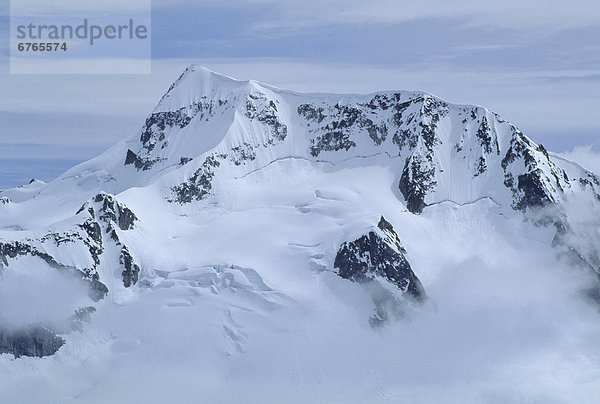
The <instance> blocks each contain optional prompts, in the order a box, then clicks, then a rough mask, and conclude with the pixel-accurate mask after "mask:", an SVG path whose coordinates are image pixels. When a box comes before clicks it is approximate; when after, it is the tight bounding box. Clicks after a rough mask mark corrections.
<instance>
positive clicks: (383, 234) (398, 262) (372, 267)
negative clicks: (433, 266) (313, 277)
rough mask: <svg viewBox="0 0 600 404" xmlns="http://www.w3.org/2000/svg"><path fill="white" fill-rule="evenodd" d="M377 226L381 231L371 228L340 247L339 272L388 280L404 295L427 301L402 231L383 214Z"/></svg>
mask: <svg viewBox="0 0 600 404" xmlns="http://www.w3.org/2000/svg"><path fill="white" fill-rule="evenodd" d="M377 227H378V229H379V230H380V232H375V231H370V232H369V233H368V234H365V235H363V236H361V237H359V238H357V239H356V240H354V241H349V242H348V241H347V242H345V243H343V244H342V245H341V246H340V249H339V250H338V253H337V255H336V257H335V262H334V264H333V265H334V267H335V268H337V269H338V275H339V276H341V277H342V278H346V279H350V280H352V281H354V282H357V283H365V282H367V281H369V280H376V279H384V280H387V282H389V283H391V284H393V285H395V286H396V287H397V288H398V290H399V291H400V292H401V293H402V294H403V295H408V296H410V297H412V298H414V299H416V300H423V299H424V298H425V291H424V290H423V286H422V285H421V282H420V281H419V278H417V276H416V275H415V273H414V272H413V271H412V269H411V267H410V264H409V263H408V261H407V259H406V257H405V256H404V253H405V252H406V250H405V249H404V247H402V244H401V243H400V239H399V237H398V234H397V233H396V232H395V231H394V228H393V227H392V225H391V224H390V223H389V222H388V221H386V220H385V219H384V218H383V216H382V217H381V220H380V221H379V224H378V225H377Z"/></svg>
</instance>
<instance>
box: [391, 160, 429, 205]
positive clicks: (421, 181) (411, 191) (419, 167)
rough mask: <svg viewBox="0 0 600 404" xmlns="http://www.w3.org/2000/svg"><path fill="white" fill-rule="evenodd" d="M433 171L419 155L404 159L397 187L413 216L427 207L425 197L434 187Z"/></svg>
mask: <svg viewBox="0 0 600 404" xmlns="http://www.w3.org/2000/svg"><path fill="white" fill-rule="evenodd" d="M436 184H437V182H436V181H435V169H434V168H433V167H432V166H430V165H429V164H428V162H427V161H425V160H424V159H423V158H422V157H421V156H420V155H418V154H415V155H413V156H412V157H410V158H408V159H406V162H405V164H404V169H403V170H402V175H401V176H400V183H399V184H398V187H399V189H400V192H401V193H402V196H404V199H405V200H406V208H407V209H408V210H409V211H410V212H412V213H415V214H419V213H421V212H422V211H423V208H425V206H427V205H426V204H425V196H426V195H427V192H428V191H429V190H431V189H433V187H435V185H436Z"/></svg>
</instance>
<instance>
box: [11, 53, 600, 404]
mask: <svg viewBox="0 0 600 404" xmlns="http://www.w3.org/2000/svg"><path fill="white" fill-rule="evenodd" d="M583 206H585V209H587V212H589V215H590V216H588V217H587V218H586V216H585V215H584V216H583V218H582V215H581V214H582V207H583ZM598 209H600V180H599V178H598V177H597V176H596V175H594V174H593V173H592V172H590V171H587V170H585V169H584V168H582V167H580V166H579V165H577V164H576V163H574V162H571V161H568V160H566V159H564V158H561V157H560V156H558V155H556V154H553V153H551V152H548V151H547V150H546V149H545V148H544V147H543V146H542V145H538V144H536V143H534V142H533V141H532V140H530V139H529V138H528V137H526V136H525V135H524V134H523V133H521V131H519V129H517V128H516V127H515V126H514V125H512V124H511V123H509V122H507V121H505V120H504V119H502V118H500V117H499V116H498V115H497V114H495V113H493V112H490V111H488V110H486V109H485V108H482V107H475V106H467V105H453V104H450V103H447V102H446V101H444V100H442V99H440V98H437V97H435V96H432V95H430V94H426V93H422V92H405V91H386V92H381V93H375V94H369V95H337V94H300V93H295V92H291V91H285V90H281V89H278V88H275V87H272V86H269V85H265V84H262V83H259V82H256V81H238V80H234V79H232V78H229V77H225V76H222V75H219V74H217V73H214V72H212V71H210V70H208V69H205V68H203V67H200V66H196V65H193V66H190V67H188V68H187V69H186V70H185V71H184V72H183V74H182V75H181V76H180V77H179V78H178V79H177V80H176V81H175V82H174V83H173V85H172V86H171V87H170V88H169V90H168V91H167V92H166V94H165V95H164V96H163V97H162V99H161V100H160V101H159V103H158V105H157V106H156V108H155V109H154V111H152V113H151V114H150V115H149V116H148V117H147V119H146V121H145V122H144V124H143V125H142V127H141V129H140V131H139V133H137V134H136V135H135V136H134V137H132V138H131V139H129V140H126V141H124V142H121V143H119V144H117V145H115V146H114V147H112V148H110V149H109V150H108V151H106V152H105V153H104V154H102V155H101V156H99V157H97V158H95V159H93V160H90V161H88V162H85V163H83V164H80V165H78V166H76V167H74V168H72V169H71V170H69V171H67V172H66V173H65V174H63V175H62V176H60V177H59V178H57V179H56V180H54V181H52V182H50V183H48V184H43V183H37V182H35V183H32V184H29V185H27V186H25V187H22V188H17V189H13V190H6V191H3V192H2V193H0V271H2V279H0V281H2V282H5V283H6V284H10V285H12V284H13V283H12V282H13V281H14V280H15V279H18V280H19V282H21V283H20V284H23V285H27V284H28V282H31V284H33V285H35V284H36V282H39V279H45V278H44V277H46V276H50V277H51V278H52V279H51V280H47V281H44V283H43V284H42V285H40V290H43V291H44V292H43V294H44V297H43V299H41V300H40V301H39V302H38V301H37V300H38V299H37V297H36V296H38V295H35V294H34V295H33V296H30V295H29V294H27V293H25V294H24V295H23V296H24V297H23V299H25V298H26V299H27V301H28V302H30V303H32V302H33V303H32V304H33V306H32V313H33V314H31V313H29V314H30V315H23V316H21V315H20V313H19V315H17V314H15V315H14V316H11V315H8V314H7V313H6V312H0V320H1V321H3V323H4V325H3V326H2V327H1V328H0V351H1V352H5V353H11V354H14V355H15V356H19V355H30V356H46V355H52V354H54V356H52V358H53V359H54V358H58V359H56V361H59V362H60V361H62V362H63V363H64V362H65V361H66V362H67V363H68V366H66V368H67V369H70V370H65V371H64V372H67V373H68V374H69V375H71V373H72V372H74V371H75V370H74V369H81V366H82V363H84V362H85V360H87V359H88V358H90V357H93V358H95V359H94V360H96V361H100V362H102V363H104V362H103V361H105V360H108V361H113V360H114V361H116V362H117V363H118V365H117V366H116V369H117V371H116V375H119V374H120V373H119V372H125V369H126V367H125V366H124V365H123V364H124V363H125V362H123V361H124V359H122V358H116V359H115V358H113V356H114V355H115V352H117V353H121V352H126V353H127V354H128V355H133V356H132V357H134V358H137V359H139V358H148V357H151V356H152V352H153V350H155V349H158V350H163V352H162V353H161V355H165V356H168V355H173V357H174V358H182V357H186V358H187V357H189V358H195V359H196V360H198V361H203V363H205V365H206V366H208V367H211V366H214V367H215V368H218V369H220V371H224V369H226V368H227V369H229V367H228V366H227V365H226V364H224V363H227V361H228V360H229V359H224V358H225V357H232V356H236V355H240V356H242V357H243V356H244V355H246V356H247V358H255V359H256V356H255V355H259V354H260V353H264V352H263V351H264V349H265V346H264V345H261V344H258V345H257V343H256V341H258V340H261V339H266V340H268V341H270V342H272V343H273V344H274V346H278V345H277V342H281V341H280V337H279V336H278V333H279V334H281V333H283V335H287V334H289V333H295V334H294V335H304V336H310V335H311V332H310V331H306V330H311V329H312V328H314V327H318V324H322V322H323V321H332V319H335V318H339V321H340V323H338V324H335V326H334V329H337V330H340V329H343V328H344V327H350V328H349V329H350V330H355V332H357V333H360V334H361V335H362V334H363V333H365V335H371V334H373V335H376V333H377V332H378V331H376V330H377V329H380V328H383V329H385V328H386V326H389V327H392V328H393V327H395V325H394V324H396V323H398V322H399V323H400V324H402V323H403V321H405V320H406V319H415V318H419V317H420V316H426V315H427V314H424V313H427V312H428V311H430V310H434V311H435V309H432V308H433V307H436V306H437V305H439V304H440V301H439V299H436V293H431V292H430V288H431V289H432V290H433V291H434V292H439V289H438V287H437V286H436V285H437V282H438V281H439V280H440V279H443V278H444V277H447V276H448V275H447V271H448V267H449V266H452V265H453V264H451V263H455V264H457V263H458V262H462V260H468V259H470V257H475V256H477V257H482V256H483V257H484V258H483V259H484V260H490V262H492V261H493V262H498V261H499V260H500V261H501V260H503V259H507V262H510V261H511V260H512V261H515V262H516V261H518V260H519V259H522V260H523V261H527V259H529V258H531V257H533V256H535V257H538V258H539V257H543V258H539V259H540V262H545V263H548V262H551V263H556V265H559V264H558V263H561V262H562V263H564V262H568V264H567V266H572V267H573V268H575V267H583V268H586V271H588V273H589V274H593V273H594V271H596V272H598V271H599V270H600V259H599V258H598V252H597V251H598V244H599V243H598V239H599V238H600V235H599V233H598V229H599V227H597V226H596V224H597V222H596V219H595V218H596V216H594V215H595V213H596V212H598ZM591 218H593V219H591ZM588 219H589V220H588ZM590 224H591V225H592V226H591V227H590V226H589V225H590ZM588 236H589V237H588ZM482 251H485V254H484V253H483V252H482ZM518 257H521V258H518ZM523 257H525V258H523ZM488 264H489V262H488ZM457 265H458V264H457ZM483 266H485V265H483ZM517 266H518V265H516V264H515V267H517ZM50 272H52V273H56V274H61V275H60V278H61V279H63V278H65V277H66V279H68V282H67V284H68V285H71V284H72V285H76V286H73V289H72V290H71V289H70V286H65V284H64V282H65V281H64V280H58V278H57V279H54V275H48V274H49V273H50ZM509 272H510V271H509ZM573 273H574V274H575V273H577V274H579V275H578V276H581V274H580V272H577V271H576V270H575V269H573ZM574 276H575V275H574ZM585 276H588V275H585ZM586 279H587V281H586V282H588V283H587V284H585V285H587V286H585V285H584V286H585V287H586V288H588V289H589V290H592V291H593V290H596V289H595V288H596V283H595V281H594V276H591V277H589V279H588V278H586ZM584 283H585V282H584ZM53 285H58V286H56V288H55V287H54V286H53ZM488 287H489V288H490V289H493V288H494V285H493V284H490V285H488ZM33 289H34V290H35V287H33ZM55 294H60V295H61V296H63V297H64V295H67V296H69V299H66V300H67V301H64V304H61V305H58V306H59V307H60V310H61V311H60V312H55V311H53V310H50V312H51V313H46V314H47V316H46V315H38V314H35V311H36V310H39V306H40V305H41V306H44V305H46V304H48V303H51V302H49V301H48V300H49V299H55V298H56V296H55ZM457 298H458V296H457ZM0 303H2V302H0ZM34 303H36V304H37V303H39V304H37V305H36V304H34ZM13 304H16V303H14V301H13ZM15 307H17V306H15ZM16 312H18V310H16ZM16 312H15V313H16ZM315 313H319V314H315ZM336 321H338V320H336ZM87 322H89V323H87ZM84 323H85V324H84ZM334 323H335V321H334ZM342 324H343V325H344V327H342ZM349 324H350V325H349ZM163 325H164V328H163ZM298 327H300V328H303V329H305V331H298ZM155 328H159V329H162V330H163V331H162V332H156V330H155ZM131 330H136V331H131ZM166 330H168V331H166ZM357 330H360V331H357ZM128 333H132V334H131V335H129V336H127V335H128ZM57 334H58V335H57ZM143 335H145V336H146V337H142V336H143ZM148 335H153V336H148ZM318 335H320V336H322V332H319V333H318ZM338 337H341V336H339V335H338ZM345 337H347V336H345ZM164 338H167V339H169V338H173V339H174V340H175V341H176V342H175V343H176V344H179V345H178V346H180V347H181V348H180V349H177V348H176V347H174V346H173V345H171V344H170V343H166V342H161V341H162V339H164ZM352 338H353V337H352ZM367 338H371V337H367ZM192 339H193V340H194V341H195V342H194V343H192V342H191V341H192ZM253 341H254V342H253ZM196 343H197V344H200V345H202V346H196V345H197V344H196ZM314 343H315V344H316V343H317V342H316V341H314ZM63 344H64V345H63ZM106 347H109V348H108V349H109V351H110V352H111V353H108V352H106V350H107V348H106ZM309 351H310V350H309ZM132 352H134V353H132ZM247 352H248V353H247ZM311 352H312V351H311ZM221 354H225V356H224V357H223V358H221V357H219V355H221ZM111 355H113V356H111ZM6 356H8V355H5V356H3V358H4V357H6ZM309 356H310V354H309ZM106 358H112V359H106ZM20 360H23V359H20ZM248 360H249V359H248ZM240 361H241V362H240ZM150 362H151V361H149V362H148V364H146V365H142V369H143V370H146V371H149V372H152V371H151V368H152V366H151V365H150V364H149V363H150ZM183 362H184V363H188V362H187V360H183ZM53 363H54V362H46V365H44V366H48V367H49V368H48V369H55V370H56V369H57V367H58V365H56V364H54V365H53ZM248 363H250V362H244V361H243V360H239V359H238V360H237V362H236V364H237V365H238V366H241V368H240V369H246V370H248V369H249V368H248ZM2 366H3V367H2V369H3V370H4V371H5V372H9V371H12V370H14V369H16V368H17V367H18V366H20V365H15V364H13V363H12V362H11V363H9V362H3V365H2ZM53 366H54V367H53ZM102 366H106V369H109V368H110V369H111V370H110V372H111V374H112V369H113V368H112V366H109V365H107V364H105V365H102ZM259 367H260V366H259ZM44 369H46V368H44ZM273 369H277V366H276V365H274V367H273ZM273 369H272V370H273ZM171 370H172V369H171ZM238 370H239V369H238ZM239 371H240V372H241V370H239ZM262 371H264V372H265V373H266V374H269V375H271V376H272V375H273V374H272V373H270V371H269V370H268V369H267V370H265V369H263V370H262ZM262 371H261V372H262ZM15 372H16V373H18V371H15ZM69 372H71V373H69ZM107 372H109V371H108V370H107ZM228 372H230V370H228ZM59 373H60V372H59ZM92 373H93V372H92ZM238 376H239V375H238ZM69 377H70V376H69ZM311 377H312V376H310V377H309V379H310V378H311ZM319 377H320V378H321V379H322V378H323V376H322V375H321V376H319ZM319 377H317V379H318V378H319ZM92 378H93V376H92ZM325 378H326V379H327V377H325ZM184 379H185V378H184ZM300 379H302V377H300ZM110 380H111V381H110V383H109V384H110V385H111V386H121V387H122V385H121V381H119V380H120V379H119V378H118V376H115V374H112V376H111V377H110ZM303 380H304V379H303ZM311 380H312V379H311ZM88 382H89V380H88V379H85V378H84V379H79V380H77V381H76V383H74V384H73V386H71V387H68V388H67V387H65V388H64V389H63V391H62V392H61V394H63V395H62V397H71V396H76V395H77V394H82V395H83V397H88V398H90V399H99V397H101V395H99V394H100V391H101V389H96V388H93V387H89V386H88ZM13 391H16V390H13ZM256 394H257V395H256V396H254V398H257V397H260V396H261V395H260V394H259V393H256ZM209 396H210V395H209ZM230 397H237V396H235V395H232V396H230ZM154 399H157V400H158V397H154ZM250 401H252V400H250Z"/></svg>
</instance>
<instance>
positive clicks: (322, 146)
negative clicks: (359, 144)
mask: <svg viewBox="0 0 600 404" xmlns="http://www.w3.org/2000/svg"><path fill="white" fill-rule="evenodd" d="M310 142H311V144H312V146H311V147H310V154H311V155H312V156H313V157H317V156H318V155H319V154H320V153H321V152H322V151H338V150H346V151H348V150H350V148H352V147H356V143H354V141H353V140H350V135H348V134H346V133H344V132H342V131H333V132H327V133H326V134H324V135H322V136H317V137H316V138H314V139H311V141H310Z"/></svg>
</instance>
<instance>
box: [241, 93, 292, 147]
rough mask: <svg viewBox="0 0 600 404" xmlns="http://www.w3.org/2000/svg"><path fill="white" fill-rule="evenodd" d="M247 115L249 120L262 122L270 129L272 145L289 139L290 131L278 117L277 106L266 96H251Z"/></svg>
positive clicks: (247, 103)
mask: <svg viewBox="0 0 600 404" xmlns="http://www.w3.org/2000/svg"><path fill="white" fill-rule="evenodd" d="M245 115H246V117H247V118H250V119H252V120H256V121H259V122H262V123H264V124H265V125H267V126H268V127H269V129H270V131H271V136H272V138H271V139H272V143H277V142H281V141H283V140H285V138H286V137H287V130H288V129H287V126H286V125H285V124H284V123H283V122H282V121H281V120H280V119H279V116H278V115H277V105H276V104H275V102H274V101H273V100H269V99H268V98H267V97H266V95H264V94H262V93H260V94H249V95H248V98H247V99H246V113H245Z"/></svg>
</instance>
